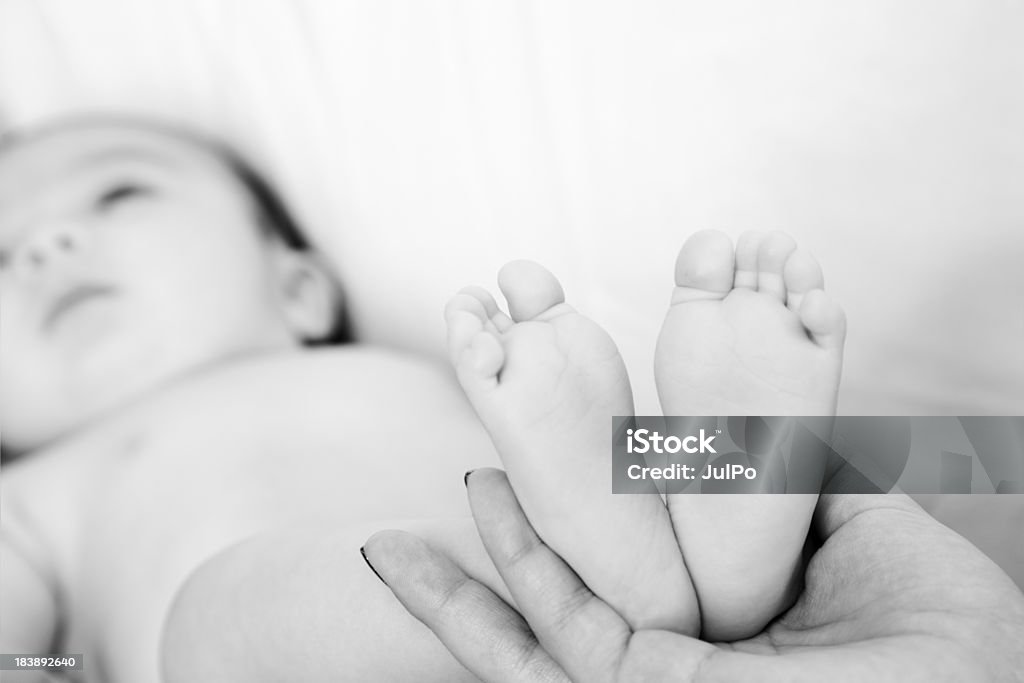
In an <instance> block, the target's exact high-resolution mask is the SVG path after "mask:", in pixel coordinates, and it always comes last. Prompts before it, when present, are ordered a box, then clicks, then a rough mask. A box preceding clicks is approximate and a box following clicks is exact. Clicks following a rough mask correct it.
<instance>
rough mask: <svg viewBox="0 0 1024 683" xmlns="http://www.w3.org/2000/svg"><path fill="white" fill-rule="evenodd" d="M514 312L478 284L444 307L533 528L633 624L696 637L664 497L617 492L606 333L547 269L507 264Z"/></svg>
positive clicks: (620, 399)
mask: <svg viewBox="0 0 1024 683" xmlns="http://www.w3.org/2000/svg"><path fill="white" fill-rule="evenodd" d="M498 283H499V286H500V287H501V290H502V292H503V293H504V294H505V297H506V299H507V300H508V303H509V312H510V313H511V317H510V316H508V315H506V314H505V313H503V312H501V311H500V310H499V309H498V306H497V304H496V303H495V302H494V299H493V298H491V296H490V295H489V294H487V293H486V292H485V291H483V290H481V289H479V288H469V289H465V290H463V291H462V292H461V293H460V294H458V295H457V296H456V297H455V298H454V299H452V301H451V302H449V304H448V307H447V309H446V312H445V316H446V320H447V322H448V340H449V351H450V354H451V359H452V363H453V364H454V365H455V370H456V373H457V374H458V377H459V381H460V382H461V384H462V387H463V389H465V391H466V394H467V395H468V396H469V399H470V402H471V403H472V404H473V406H474V408H475V409H476V411H477V414H478V415H479V416H480V419H481V420H482V421H483V423H484V426H485V427H486V428H487V429H488V431H489V432H490V435H491V438H492V440H493V441H494V445H495V446H496V448H497V450H498V453H499V455H500V456H501V459H502V462H503V463H504V465H505V468H506V470H507V471H508V476H509V480H510V481H511V483H512V486H513V488H514V489H515V492H516V496H517V497H518V498H519V501H520V503H521V504H522V506H523V510H524V511H525V512H526V514H527V516H528V517H529V519H530V522H531V523H532V524H533V526H534V527H535V528H536V529H537V532H538V533H539V535H540V536H541V538H542V539H544V542H545V543H547V544H548V545H550V546H551V547H552V548H553V549H554V550H555V551H556V552H557V553H558V554H559V555H561V556H562V557H563V558H564V559H565V560H566V561H567V562H568V563H569V564H570V565H571V566H572V567H573V569H574V570H576V572H577V573H578V574H579V575H580V577H581V578H582V579H583V580H584V581H585V582H586V584H587V585H588V586H589V587H590V588H591V589H592V590H593V591H594V592H595V593H596V594H597V595H599V596H600V597H601V598H603V599H604V600H605V601H606V602H608V603H609V604H610V605H612V606H613V607H614V608H615V609H616V610H617V611H618V612H619V613H620V614H622V615H623V616H624V617H625V618H626V620H627V621H628V622H629V623H630V624H631V625H632V626H633V627H634V628H664V629H671V630H674V631H679V632H683V633H691V634H693V633H695V632H696V629H697V623H698V618H699V615H698V608H697V604H696V597H695V595H694V593H693V588H692V586H691V584H690V582H689V578H688V576H687V573H686V569H685V566H684V565H683V561H682V557H681V556H680V553H679V549H678V547H677V545H676V541H675V538H674V536H673V532H672V527H671V524H670V523H669V518H668V512H667V510H666V508H665V506H664V504H663V502H662V500H661V498H660V497H659V496H657V495H613V494H612V484H611V472H612V468H611V447H610V436H611V424H612V421H611V418H612V416H613V415H632V414H633V396H632V391H631V389H630V385H629V377H628V376H627V374H626V368H625V365H624V364H623V362H622V358H621V357H620V355H619V352H618V349H617V348H616V347H615V344H614V342H613V341H612V340H611V338H610V337H609V336H608V335H607V333H605V331H604V330H603V329H601V328H600V327H599V326H598V325H597V324H595V323H594V322H592V321H591V320H589V319H587V318H585V317H584V316H582V315H580V314H579V313H577V312H576V311H575V310H574V309H573V308H572V307H570V306H568V305H567V304H566V303H565V298H564V295H563V293H562V288H561V285H559V283H558V281H557V280H556V279H555V278H554V276H553V275H551V273H549V272H548V271H547V270H545V269H544V268H542V267H541V266H539V265H537V264H535V263H532V262H529V261H515V262H512V263H510V264H508V265H506V266H505V267H504V268H503V269H502V271H501V273H500V274H499V276H498Z"/></svg>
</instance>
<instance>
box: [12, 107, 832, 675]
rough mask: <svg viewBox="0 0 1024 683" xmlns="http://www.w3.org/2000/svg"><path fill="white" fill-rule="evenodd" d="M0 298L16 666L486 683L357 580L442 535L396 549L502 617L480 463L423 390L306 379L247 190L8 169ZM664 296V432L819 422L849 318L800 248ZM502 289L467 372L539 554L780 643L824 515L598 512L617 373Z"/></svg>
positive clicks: (773, 506) (604, 592) (318, 323)
mask: <svg viewBox="0 0 1024 683" xmlns="http://www.w3.org/2000/svg"><path fill="white" fill-rule="evenodd" d="M0 268H2V275H0V277H2V281H0V283H2V284H0V297H2V300H0V307H2V310H3V311H4V313H3V315H4V324H3V325H2V326H0V349H2V353H0V375H2V377H3V381H2V383H0V417H2V421H3V440H4V446H5V449H9V450H13V451H17V452H22V453H27V455H26V456H25V457H24V458H22V459H20V460H19V461H17V462H15V463H14V464H13V465H11V466H9V467H5V471H4V476H3V481H2V487H3V490H2V497H0V504H2V506H3V507H2V511H0V514H2V519H3V523H2V527H0V530H2V533H0V540H2V543H3V551H2V555H0V557H2V560H0V562H2V563H3V567H2V577H3V587H2V589H3V590H2V593H0V617H2V622H0V651H2V652H10V653H41V652H56V651H63V652H83V653H84V654H85V655H86V659H85V661H86V666H85V671H84V672H82V674H83V676H84V678H85V679H86V680H94V681H110V682H114V683H116V682H119V681H130V682H132V683H140V682H142V683H144V682H146V681H157V680H160V678H159V672H158V661H159V659H160V655H159V650H160V648H161V640H162V639H163V643H162V644H163V658H164V673H165V676H166V680H170V681H176V680H180V681H195V680H225V681H226V680H245V681H257V680H280V679H282V678H285V679H294V680H304V681H310V680H318V676H320V677H322V678H323V679H324V680H337V679H338V678H339V673H340V674H342V675H343V677H344V678H347V679H349V680H406V679H408V680H445V681H448V680H464V679H469V676H468V673H467V672H465V671H464V670H462V669H461V668H460V667H459V666H458V664H457V663H455V661H454V659H452V658H451V656H450V655H449V654H448V653H447V652H446V651H445V650H444V649H443V648H441V647H440V646H439V645H438V644H437V643H436V642H435V641H434V640H433V638H432V637H431V636H430V635H429V634H428V633H426V632H425V631H424V629H422V627H420V625H419V624H417V623H415V622H414V621H413V620H412V619H411V618H410V617H408V615H407V614H406V613H405V611H404V610H403V609H402V608H401V607H400V606H399V605H398V604H397V603H396V602H395V601H394V600H393V598H392V596H391V595H390V593H389V592H388V591H387V590H386V588H384V587H383V586H380V585H379V584H378V583H377V582H376V579H375V578H374V577H373V576H372V575H370V573H369V572H367V571H366V569H365V567H364V566H362V565H361V563H362V560H361V559H360V558H359V557H358V554H357V549H358V548H359V545H360V544H361V541H362V540H363V539H365V538H366V536H367V535H368V533H370V532H372V531H373V530H375V529H377V528H384V527H388V528H393V527H394V526H395V523H394V522H392V521H379V520H390V519H393V518H430V519H433V520H434V521H430V522H420V523H410V524H407V525H405V526H406V528H413V529H415V530H416V531H417V532H418V533H420V534H421V535H424V536H426V537H428V538H430V539H431V540H432V542H433V543H434V544H436V545H438V546H439V547H441V548H442V549H444V550H445V551H446V552H448V553H449V554H450V555H452V556H453V557H455V558H457V559H458V560H459V562H460V564H462V565H463V566H464V567H467V568H469V569H471V570H472V571H473V572H474V574H475V575H476V576H477V578H479V579H480V580H482V581H484V582H485V583H487V584H488V585H490V586H491V587H492V588H494V589H495V590H497V591H499V592H500V593H501V594H503V595H505V596H506V598H507V599H508V596H507V592H506V591H505V590H504V587H503V586H502V584H501V582H500V579H499V578H498V577H497V575H496V573H495V572H494V570H493V567H491V566H490V563H489V562H488V561H487V558H486V554H485V552H484V550H483V549H482V547H481V546H480V544H479V541H478V540H477V539H476V536H475V533H474V532H473V530H472V523H471V522H470V521H469V520H468V519H465V518H464V516H465V504H464V503H463V501H462V494H461V492H460V491H459V490H458V487H459V486H460V483H459V482H458V477H457V476H453V473H456V472H459V473H461V472H463V471H465V470H467V469H470V468H473V467H478V466H482V465H488V464H493V462H494V457H493V448H492V446H491V445H490V442H489V441H488V439H487V435H486V434H485V433H484V432H483V431H482V430H481V429H480V427H479V423H478V422H477V421H476V420H475V419H473V416H472V414H471V412H470V411H469V410H468V407H467V406H466V405H465V404H464V402H463V399H462V397H461V396H460V395H459V393H458V392H457V391H454V390H453V386H452V385H451V384H450V383H449V382H448V381H447V380H446V376H445V375H444V374H443V373H441V372H438V371H437V370H436V369H434V368H432V367H431V366H429V365H426V364H423V363H420V362H416V361H413V360H409V359H405V358H401V357H398V356H395V355H392V354H388V353H385V352H382V351H372V350H368V349H363V348H360V347H352V346H348V347H339V348H330V347H325V348H320V349H315V350H313V349H310V348H308V344H310V343H312V342H315V341H317V340H320V339H323V338H325V337H327V336H329V335H330V334H331V332H332V330H334V329H335V328H336V325H337V316H336V311H337V308H338V301H339V296H338V293H337V289H336V287H335V286H334V285H333V281H332V279H331V278H330V277H329V276H328V274H327V273H326V271H325V270H324V269H323V267H322V266H321V265H320V264H319V263H318V261H317V259H316V258H315V256H314V255H313V254H311V253H310V252H309V251H308V250H306V249H304V245H303V243H302V242H301V239H300V238H299V237H298V236H297V235H296V233H295V231H294V228H293V226H292V225H291V222H290V221H288V220H287V214H286V213H285V212H284V211H283V210H282V209H281V207H280V205H279V204H278V203H277V202H276V201H273V199H272V195H271V194H269V192H268V191H267V189H266V187H265V185H264V184H263V183H261V182H259V180H258V177H257V176H255V174H253V173H252V172H251V171H250V170H249V169H248V168H247V167H246V166H245V165H244V164H243V163H241V162H240V161H239V160H238V159H237V158H236V157H234V156H233V155H231V154H230V153H229V152H227V151H226V150H224V149H222V148H220V147H218V146H215V145H211V144H210V143H208V142H207V141H205V140H202V139H199V138H197V137H195V136H191V135H188V134H184V133H181V132H178V131H173V130H167V129H162V128H159V127H156V126H153V125H149V124H139V123H135V124H132V125H129V126H125V125H120V124H114V123H111V122H108V121H99V120H96V121H82V122H78V123H73V124H66V125H61V126H55V127H51V128H48V129H45V130H43V131H40V132H37V133H35V134H34V135H31V136H29V137H27V138H24V139H19V140H15V141H14V142H13V143H10V144H9V145H8V146H6V147H5V148H3V149H2V150H0ZM676 277H677V284H678V285H679V287H678V288H677V290H676V291H675V293H674V294H673V305H672V307H671V308H670V310H669V315H668V318H667V319H666V323H665V327H664V329H663V332H662V336H661V339H660V341H659V345H658V350H657V355H656V373H657V377H658V382H659V391H660V393H661V397H662V403H663V408H664V411H665V413H666V414H673V415H675V414H678V415H701V414H712V415H718V414H785V413H791V414H832V413H833V412H834V403H835V395H836V388H837V384H838V377H839V369H840V363H841V349H842V337H843V319H842V315H841V312H840V311H839V309H838V308H836V307H835V305H834V304H832V303H831V302H830V301H829V300H828V298H827V297H826V296H825V295H824V293H823V292H821V291H820V290H821V284H822V283H821V273H820V270H819V269H818V267H817V265H816V264H815V263H814V261H813V260H812V259H811V258H810V257H809V256H807V255H806V254H805V253H803V252H801V251H799V250H795V248H794V245H793V243H792V241H791V240H789V238H787V237H785V236H783V235H781V234H771V235H768V236H759V235H756V234H748V235H745V236H744V237H743V238H742V239H741V240H740V244H739V245H738V247H737V249H736V251H735V254H734V251H733V248H732V245H731V244H730V243H729V241H728V239H727V238H725V237H724V236H723V235H721V234H718V233H699V234H697V235H695V236H694V237H693V238H691V239H690V240H689V241H688V242H687V243H686V245H684V248H683V250H682V252H681V254H680V257H679V263H678V267H677V273H676ZM500 284H501V287H502V290H503V291H504V293H505V295H506V298H507V299H508V302H509V306H510V313H511V317H509V316H506V315H504V314H502V313H500V312H499V311H498V308H497V306H496V304H495V303H494V301H493V300H492V299H491V298H490V297H489V296H487V295H486V294H484V293H483V292H482V291H481V290H477V289H472V290H467V291H466V292H465V293H463V294H460V295H459V296H457V297H456V298H455V300H453V301H452V302H451V304H450V305H449V307H448V309H447V319H448V324H449V332H450V347H451V352H452V358H453V360H454V362H455V365H456V371H457V374H458V377H459V380H460V382H461V383H462V385H463V388H464V390H465V392H466V394H467V395H468V396H469V398H470V400H471V402H472V404H473V406H474V407H475V409H476V411H477V413H478V414H479V416H480V418H481V421H482V422H483V423H484V425H485V426H486V427H487V429H488V431H489V432H490V435H491V437H492V438H493V442H494V445H495V446H496V447H497V449H498V451H499V452H500V454H501V456H502V461H503V463H504V466H505V468H506V469H507V470H508V471H509V476H510V478H511V479H512V482H513V484H514V486H515V487H516V491H517V494H518V495H519V497H520V499H521V500H522V502H523V505H524V509H525V510H526V512H527V513H528V514H529V515H530V518H531V521H533V522H534V524H535V526H536V527H537V529H538V531H540V532H541V534H542V535H543V537H544V538H545V540H546V541H547V542H548V543H549V544H551V545H552V547H554V548H555V550H557V551H558V552H559V553H561V554H562V555H563V556H564V557H565V558H566V559H567V560H568V561H569V562H570V564H572V565H573V566H574V568H576V569H577V571H578V572H579V573H580V574H581V575H582V576H583V578H584V579H585V580H586V581H587V583H588V585H590V586H591V587H592V588H593V589H594V590H595V592H597V593H598V594H599V595H601V596H602V597H603V598H605V599H606V600H607V601H608V602H609V603H611V604H612V605H613V606H615V607H616V608H617V609H619V610H620V612H621V613H622V614H623V615H624V616H626V617H627V619H628V620H629V621H630V623H632V624H633V625H635V626H652V625H654V626H662V627H664V628H670V629H673V630H678V631H682V632H686V633H693V634H696V633H698V632H702V633H703V635H704V636H705V637H709V638H722V639H727V638H732V637H738V636H740V635H744V634H749V633H750V632H753V631H754V630H756V629H757V628H759V627H760V626H762V625H763V624H764V622H766V621H767V620H768V619H770V618H772V617H773V616H775V615H776V614H777V613H778V611H779V610H780V609H782V608H783V607H784V606H785V604H786V600H787V598H788V590H789V587H790V584H791V583H792V579H793V578H794V576H795V574H796V572H797V569H798V561H797V560H798V557H799V551H800V547H801V545H802V542H803V539H804V536H805V534H806V529H807V523H808V520H809V516H810V511H811V510H812V508H813V506H814V500H813V497H810V496H804V497H799V496H765V497H763V498H764V499H761V498H762V497H753V496H720V497H717V498H716V497H700V496H671V497H670V499H669V501H668V506H667V507H666V506H665V505H664V504H663V502H662V501H661V499H660V498H658V497H657V496H612V495H611V494H610V490H611V489H610V467H608V465H607V460H608V458H607V455H608V454H609V452H610V444H609V442H608V436H609V426H610V422H609V419H608V418H609V417H610V416H612V415H628V414H631V412H632V397H631V394H630V389H629V382H628V378H627V376H626V373H625V370H624V368H623V366H622V361H621V359H620V358H619V356H618V353H617V351H616V350H615V347H614V345H613V344H612V343H611V341H610V340H609V339H608V337H607V335H605V334H604V333H603V332H602V331H601V330H600V328H598V327H597V326H596V325H594V324H593V323H592V322H590V321H588V320H587V319H585V318H583V317H582V316H580V315H579V314H577V313H575V312H573V311H572V309H570V308H569V307H568V306H566V305H565V304H564V303H563V299H562V294H561V289H560V287H559V286H558V284H557V281H555V280H554V278H553V277H552V276H551V275H550V274H548V273H547V272H546V271H544V270H543V269H541V268H540V267H539V266H536V265H534V264H530V263H526V262H516V263H513V264H510V265H509V266H507V267H506V268H505V269H504V270H503V271H502V274H501V276H500ZM694 329H699V330H700V334H699V335H694V334H693V332H692V330H694ZM382 416H393V419H390V420H389V419H386V418H385V417H382ZM412 445H415V452H414V453H410V448H411V446H412ZM555 456H557V457H555ZM541 465H542V466H543V467H541ZM581 472H583V473H585V475H584V476H580V473H581ZM541 473H543V476H541ZM579 509H584V510H592V511H598V513H599V514H593V516H592V517H585V518H581V516H580V515H579V514H578V513H576V511H577V510H579ZM451 517H461V518H462V519H458V520H448V521H444V520H443V519H441V518H451ZM437 520H441V521H437ZM567 520H571V524H567V523H566V522H567ZM638 532H642V533H638ZM724 537H729V538H731V539H732V541H731V542H728V543H724V542H722V538H724ZM680 548H681V549H682V554H680ZM684 556H685V566H684V563H683V557H684ZM369 560H370V561H371V562H372V557H371V558H369ZM749 567H757V568H758V570H759V574H758V580H755V581H750V580H749V579H748V578H747V577H748V576H749V575H750V572H749ZM640 577H642V578H643V580H642V581H640V580H639V579H640ZM698 603H699V609H698ZM296 634H300V635H299V636H296ZM302 666H306V667H309V670H308V671H303V670H302V669H301V667H302ZM12 680H15V679H14V678H13V677H12ZM26 680H33V679H31V678H27V679H26Z"/></svg>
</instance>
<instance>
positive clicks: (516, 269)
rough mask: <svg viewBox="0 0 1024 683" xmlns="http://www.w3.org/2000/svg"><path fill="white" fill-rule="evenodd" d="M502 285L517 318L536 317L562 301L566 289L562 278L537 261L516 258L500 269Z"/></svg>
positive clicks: (514, 316) (510, 311) (518, 320)
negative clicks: (561, 282)
mask: <svg viewBox="0 0 1024 683" xmlns="http://www.w3.org/2000/svg"><path fill="white" fill-rule="evenodd" d="M498 287H500V288H501V292H502V294H504V295H505V299H506V300H507V301H508V311H509V313H510V314H511V316H512V320H514V321H515V322H517V323H518V322H523V321H526V320H534V319H536V318H538V317H540V316H541V315H543V314H544V313H546V312H547V311H549V310H551V309H552V308H554V307H555V306H558V305H559V304H564V303H565V293H564V292H563V291H562V285H561V284H559V282H558V279H557V278H556V277H555V276H554V275H552V274H551V271H549V270H548V269H547V268H545V267H544V266H542V265H540V264H539V263H534V262H533V261H512V262H510V263H506V264H505V266H504V267H503V268H502V269H501V271H499V272H498Z"/></svg>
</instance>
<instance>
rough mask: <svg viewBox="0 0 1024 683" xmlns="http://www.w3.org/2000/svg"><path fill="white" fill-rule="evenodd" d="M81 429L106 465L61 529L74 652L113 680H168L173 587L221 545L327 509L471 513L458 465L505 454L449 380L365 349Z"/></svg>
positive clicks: (209, 383)
mask: <svg viewBox="0 0 1024 683" xmlns="http://www.w3.org/2000/svg"><path fill="white" fill-rule="evenodd" d="M86 441H87V442H88V447H89V450H91V451H92V453H91V455H90V459H91V460H92V461H93V464H94V465H95V467H97V468H99V471H101V472H106V473H107V475H106V476H96V477H95V481H98V482H99V483H98V484H97V485H96V487H95V489H94V490H93V491H90V492H87V493H86V494H85V495H84V496H83V499H82V500H83V504H82V509H83V514H82V516H81V518H80V522H79V524H80V526H79V530H80V531H79V532H77V533H76V538H73V539H72V538H68V539H66V542H68V543H74V544H76V546H77V553H76V556H75V558H74V560H73V564H75V565H77V567H76V568H75V569H76V571H74V572H73V573H72V575H74V576H75V579H74V581H73V584H72V585H74V590H73V592H72V595H71V596H70V597H71V601H70V603H71V605H72V620H71V622H70V623H69V627H70V628H69V631H68V634H67V636H68V637H67V643H66V645H65V651H75V652H81V651H84V652H86V653H87V655H91V656H90V659H91V663H90V665H89V666H87V669H89V670H90V675H89V678H91V679H93V680H104V681H109V682H111V683H114V682H119V681H130V682H131V683H139V682H142V681H148V680H152V681H156V680H157V646H158V642H159V633H160V628H161V624H162V622H163V618H164V616H165V615H166V613H167V610H168V608H169V606H170V604H171V601H172V600H173V597H174V594H175V592H176V591H177V589H178V588H179V587H180V586H181V585H182V583H183V582H184V580H185V579H186V578H187V577H188V575H189V574H190V573H191V572H192V571H193V570H194V569H195V568H196V567H197V566H198V565H199V564H201V563H202V562H203V561H204V560H206V559H208V558H209V557H211V556H212V555H214V554H215V553H217V552H218V551H220V550H222V549H224V548H225V547H227V546H229V545H231V544H233V543H235V542H237V541H240V540H242V539H245V538H247V537H249V536H252V535H254V534H257V533H260V532H262V531H267V530H273V529H279V528H282V527H288V526H292V525H302V524H305V523H323V521H325V520H330V521H332V522H336V523H337V524H338V525H348V524H354V523H360V522H365V521H369V520H375V519H393V518H430V517H440V516H454V515H463V514H466V513H467V511H468V510H467V506H466V503H465V498H464V489H463V486H462V474H463V472H465V470H467V469H470V468H473V467H479V466H483V465H490V464H494V462H495V461H496V458H495V456H493V454H492V453H493V452H492V450H491V447H490V444H489V441H488V440H487V439H486V436H485V435H484V433H483V432H482V430H481V429H480V428H479V426H478V425H477V422H476V420H475V418H473V417H472V415H471V414H470V412H469V411H468V410H467V408H466V406H465V404H464V403H463V401H462V399H461V396H459V394H458V392H457V391H456V390H455V388H454V385H453V384H451V383H449V382H448V381H447V380H446V379H444V378H443V377H442V376H441V375H439V374H437V373H435V372H433V371H432V370H429V369H426V368H424V367H423V366H421V365H419V364H414V363H410V362H409V361H406V360H403V359H398V358H395V357H391V356H385V355H380V354H377V353H372V352H366V351H359V350H353V351H343V352H337V351H335V352H321V353H316V354H302V355H300V356H292V357H282V358H276V359H269V360H266V361H261V362H258V363H250V364H246V365H240V366H238V367H234V368H230V369H228V370H226V371H223V372H218V374H217V375H216V376H211V377H209V378H202V379H198V380H197V381H195V382H191V383H189V384H188V385H183V386H182V387H179V388H177V389H175V390H174V391H173V392H169V393H168V395H167V396H162V397H160V398H158V399H156V400H153V401H150V402H148V403H147V405H146V406H144V407H142V408H140V409H133V411H132V412H131V413H130V414H129V415H126V416H125V417H124V418H123V419H122V420H119V423H118V424H112V425H110V426H108V427H105V428H104V429H103V430H102V432H98V433H96V434H93V435H91V436H90V437H88V439H86ZM104 442H105V447H104V446H101V444H104ZM69 581H70V578H69Z"/></svg>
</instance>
